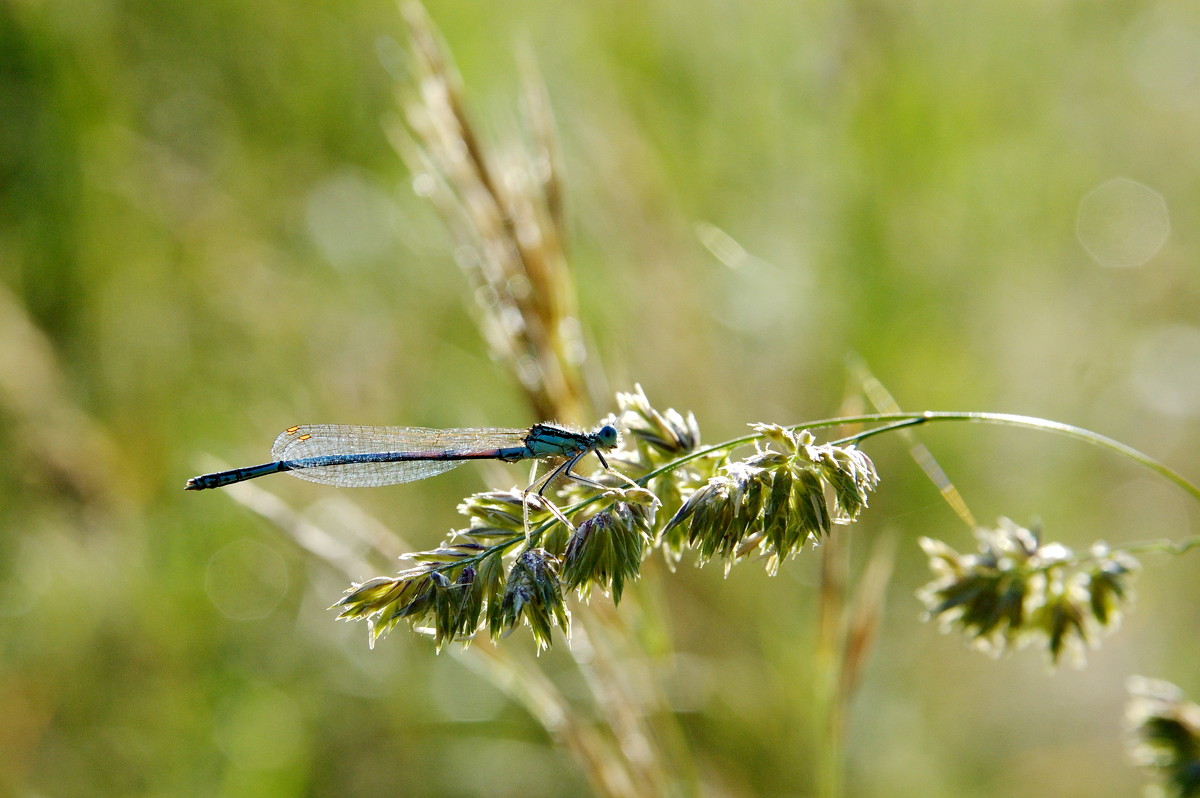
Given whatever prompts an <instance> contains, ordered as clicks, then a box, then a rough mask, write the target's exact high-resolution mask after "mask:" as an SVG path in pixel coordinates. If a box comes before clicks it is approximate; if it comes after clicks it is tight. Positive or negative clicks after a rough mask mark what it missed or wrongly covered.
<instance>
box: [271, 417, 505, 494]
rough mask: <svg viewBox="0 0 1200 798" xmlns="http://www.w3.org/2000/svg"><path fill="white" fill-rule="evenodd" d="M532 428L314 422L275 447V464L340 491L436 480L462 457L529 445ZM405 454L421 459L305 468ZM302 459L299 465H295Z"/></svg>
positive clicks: (288, 433)
mask: <svg viewBox="0 0 1200 798" xmlns="http://www.w3.org/2000/svg"><path fill="white" fill-rule="evenodd" d="M526 434H528V430H523V429H498V428H494V427H472V428H465V429H430V428H428V427H363V426H354V425H347V424H312V425H306V426H298V427H289V428H288V429H286V430H284V431H283V432H281V433H280V434H279V437H278V438H276V439H275V443H274V445H273V446H272V447H271V454H272V456H274V457H275V459H276V460H286V461H288V462H290V463H294V464H295V468H294V470H292V471H289V472H288V473H289V474H291V475H292V476H296V477H300V478H301V479H307V480H309V481H311V482H321V483H324V484H326V485H340V486H342V487H377V486H379V485H394V484H396V483H398V482H413V481H415V480H418V479H425V478H426V477H432V476H434V475H435V474H441V473H443V472H446V471H449V470H450V469H452V468H454V467H456V466H460V465H462V464H463V463H464V462H465V459H464V458H463V455H470V454H471V453H478V452H486V451H489V450H493V449H506V448H513V447H521V446H524V445H525V435H526ZM394 453H405V454H409V455H415V456H417V457H419V458H421V459H413V460H402V461H394V462H386V461H384V462H380V461H372V460H369V459H365V458H364V460H362V461H360V462H352V463H340V464H338V465H319V464H313V465H307V466H306V465H304V464H303V461H305V460H312V459H316V458H322V457H337V456H343V455H347V456H353V455H364V456H369V455H387V454H394ZM297 461H300V462H297Z"/></svg>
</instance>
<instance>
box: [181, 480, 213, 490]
mask: <svg viewBox="0 0 1200 798" xmlns="http://www.w3.org/2000/svg"><path fill="white" fill-rule="evenodd" d="M207 487H208V485H205V484H204V479H203V478H201V477H192V478H191V479H189V480H188V481H187V484H185V485H184V486H183V489H184V490H204V489H205V488H207Z"/></svg>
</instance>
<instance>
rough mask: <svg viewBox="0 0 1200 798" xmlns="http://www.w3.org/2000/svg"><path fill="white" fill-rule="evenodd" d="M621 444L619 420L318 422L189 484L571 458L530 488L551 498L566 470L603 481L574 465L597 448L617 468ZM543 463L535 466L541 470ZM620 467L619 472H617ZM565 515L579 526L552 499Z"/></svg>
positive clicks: (419, 475)
mask: <svg viewBox="0 0 1200 798" xmlns="http://www.w3.org/2000/svg"><path fill="white" fill-rule="evenodd" d="M616 446H617V428H616V427H614V426H613V425H611V424H605V425H603V426H600V427H597V428H596V430H595V431H593V432H575V431H573V430H568V429H564V428H562V427H557V426H554V425H551V424H535V425H534V426H532V427H530V428H529V429H499V428H493V427H468V428H463V429H430V428H428V427H365V426H351V425H339V424H315V425H310V426H296V427H288V428H287V429H285V430H284V431H283V432H281V433H280V434H279V437H278V438H276V439H275V443H274V445H272V446H271V456H272V457H274V458H275V460H274V462H270V463H264V464H262V465H256V466H246V467H244V468H234V469H231V470H229V471H218V472H216V473H213V474H201V475H200V476H197V477H192V478H191V479H189V480H188V481H187V485H185V486H184V487H185V489H186V490H207V489H209V488H220V487H224V486H225V485H232V484H233V483H235V482H243V481H245V480H247V479H255V478H257V477H261V476H266V475H267V474H275V473H279V472H281V471H286V472H288V473H290V474H292V475H293V476H297V477H300V478H301V479H307V480H310V481H312V482H321V483H324V484H326V485H339V486H342V487H375V486H379V485H394V484H396V483H399V482H415V481H416V480H419V479H425V478H426V477H432V476H434V475H436V474H441V473H443V472H445V471H449V470H450V469H452V468H455V467H457V466H460V465H462V464H463V463H465V462H467V461H468V460H500V461H502V462H505V463H516V462H520V461H522V460H544V459H547V458H552V457H562V458H565V459H564V460H563V461H562V462H561V463H559V464H558V465H556V466H554V467H553V468H551V469H550V470H549V471H548V472H547V473H546V474H544V475H543V476H541V477H540V478H538V479H533V477H532V476H531V479H533V481H532V483H531V484H530V485H529V487H527V488H526V489H525V491H524V496H525V498H526V499H528V497H529V495H530V494H531V493H536V495H537V496H538V497H539V498H540V499H543V500H545V496H544V495H543V494H544V492H545V490H546V488H547V487H548V486H549V485H550V484H551V483H552V482H553V481H554V480H555V479H556V478H558V477H565V478H567V479H573V480H575V481H577V482H582V483H584V484H586V485H592V486H593V487H600V488H602V487H604V486H602V485H600V483H598V482H595V481H593V480H590V479H588V478H587V477H582V476H580V475H579V474H576V473H575V472H574V470H573V469H574V468H575V466H576V464H578V463H579V461H580V460H582V459H583V458H584V457H585V456H587V455H588V453H591V452H594V453H595V455H596V457H597V458H598V459H599V460H600V464H601V465H602V466H604V467H605V468H607V469H609V470H612V469H611V468H610V467H609V465H608V461H607V460H605V459H604V455H603V453H602V450H606V449H614V448H616ZM536 469H537V466H536V464H535V466H534V471H535V473H536ZM613 473H616V472H613ZM545 504H547V505H548V506H549V507H550V508H551V512H553V513H554V514H555V515H556V516H557V517H558V519H559V520H560V521H562V522H563V523H564V524H566V525H567V526H568V527H571V526H572V524H571V523H570V522H569V521H567V519H566V516H564V515H563V514H562V512H561V511H560V510H558V508H556V507H554V505H553V504H552V503H550V502H548V501H546V502H545Z"/></svg>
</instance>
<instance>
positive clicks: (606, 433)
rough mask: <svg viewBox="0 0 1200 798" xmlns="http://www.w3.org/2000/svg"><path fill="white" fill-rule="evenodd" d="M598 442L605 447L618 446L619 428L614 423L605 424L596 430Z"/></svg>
mask: <svg viewBox="0 0 1200 798" xmlns="http://www.w3.org/2000/svg"><path fill="white" fill-rule="evenodd" d="M596 443H598V444H599V445H600V446H601V447H603V448H605V449H615V448H617V428H616V427H614V426H613V425H612V424H605V425H604V426H603V427H601V428H600V429H598V430H596Z"/></svg>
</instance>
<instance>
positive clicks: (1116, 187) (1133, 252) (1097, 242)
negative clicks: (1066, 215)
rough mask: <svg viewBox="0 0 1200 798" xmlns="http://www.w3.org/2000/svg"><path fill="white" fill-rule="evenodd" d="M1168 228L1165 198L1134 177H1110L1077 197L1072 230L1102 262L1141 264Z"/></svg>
mask: <svg viewBox="0 0 1200 798" xmlns="http://www.w3.org/2000/svg"><path fill="white" fill-rule="evenodd" d="M1170 232H1171V220H1170V217H1169V216H1168V214H1167V203H1166V201H1165V200H1164V199H1163V198H1162V195H1161V194H1159V193H1158V192H1157V191H1155V190H1154V189H1152V188H1150V187H1149V186H1145V185H1142V184H1141V183H1139V182H1137V181H1136V180H1130V179H1129V178H1127V177H1118V178H1114V179H1113V180H1109V181H1107V182H1106V183H1102V184H1101V185H1099V186H1097V187H1096V188H1094V189H1092V190H1091V191H1089V192H1088V193H1087V194H1086V195H1085V196H1084V198H1083V199H1082V200H1080V201H1079V213H1078V215H1077V216H1076V219H1075V234H1076V236H1078V238H1079V243H1080V244H1082V245H1083V248H1084V249H1085V250H1087V253H1088V254H1089V255H1091V256H1092V258H1093V259H1095V261H1096V262H1097V263H1099V264H1100V265H1102V266H1108V267H1111V268H1118V269H1122V268H1130V267H1133V266H1141V265H1142V264H1143V263H1145V262H1146V261H1148V260H1150V259H1151V258H1153V257H1154V256H1155V255H1156V254H1157V253H1158V251H1159V250H1160V249H1162V246H1163V244H1165V243H1166V241H1167V235H1168V234H1170Z"/></svg>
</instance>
